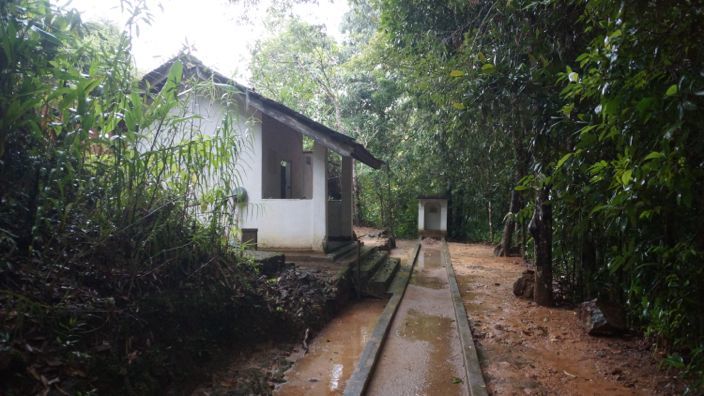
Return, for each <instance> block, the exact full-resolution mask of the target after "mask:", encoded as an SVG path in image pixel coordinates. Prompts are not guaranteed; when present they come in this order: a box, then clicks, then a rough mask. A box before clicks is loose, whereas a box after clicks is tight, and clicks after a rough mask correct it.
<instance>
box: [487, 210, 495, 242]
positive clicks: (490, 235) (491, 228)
mask: <svg viewBox="0 0 704 396" xmlns="http://www.w3.org/2000/svg"><path fill="white" fill-rule="evenodd" d="M488 202H489V205H488V207H487V209H488V211H489V242H492V243H493V242H494V224H493V223H492V222H491V217H492V213H491V201H488Z"/></svg>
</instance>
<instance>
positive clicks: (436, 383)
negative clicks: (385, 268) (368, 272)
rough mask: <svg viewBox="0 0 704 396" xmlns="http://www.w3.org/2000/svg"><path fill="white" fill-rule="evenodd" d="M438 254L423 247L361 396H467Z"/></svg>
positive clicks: (435, 248)
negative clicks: (367, 384)
mask: <svg viewBox="0 0 704 396" xmlns="http://www.w3.org/2000/svg"><path fill="white" fill-rule="evenodd" d="M441 248H442V245H441V244H440V243H439V242H436V243H433V242H430V243H424V244H423V247H422V250H421V252H420V255H419V257H418V262H417V264H416V266H415V269H414V272H413V275H412V277H411V282H410V284H409V285H408V288H407V289H406V294H405V296H404V298H403V301H402V302H401V305H400V307H399V309H398V312H397V313H396V316H395V318H394V321H393V323H392V325H391V329H390V331H389V334H388V336H387V339H386V342H385V343H384V347H383V349H382V352H381V356H380V358H379V361H378V362H377V364H376V368H375V370H374V373H373V377H372V379H371V382H370V384H369V387H368V388H367V392H366V394H368V395H467V394H468V391H467V386H466V383H467V379H466V378H465V377H466V375H465V369H464V363H463V355H462V346H461V343H460V338H459V334H458V330H457V325H456V323H455V312H454V308H453V304H452V297H451V295H450V289H449V286H448V275H447V272H446V270H445V268H444V267H443V265H442V260H441V253H440V250H441Z"/></svg>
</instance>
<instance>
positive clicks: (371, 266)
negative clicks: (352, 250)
mask: <svg viewBox="0 0 704 396" xmlns="http://www.w3.org/2000/svg"><path fill="white" fill-rule="evenodd" d="M388 257H389V253H388V252H386V251H384V250H377V249H374V250H372V251H371V252H370V253H369V254H367V255H366V256H365V257H364V258H362V259H360V260H359V261H360V262H359V267H358V266H357V265H356V264H354V263H352V266H351V268H350V269H351V271H350V272H351V274H352V276H354V277H355V281H358V282H359V283H358V284H360V285H364V284H366V283H367V281H368V280H369V279H371V277H372V276H374V274H375V273H376V271H377V270H378V269H379V267H380V266H381V265H382V264H384V262H385V261H386V259H387V258H388ZM357 271H359V274H357Z"/></svg>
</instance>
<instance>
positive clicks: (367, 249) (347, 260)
mask: <svg viewBox="0 0 704 396" xmlns="http://www.w3.org/2000/svg"><path fill="white" fill-rule="evenodd" d="M377 250H378V248H377V247H376V246H366V245H362V246H360V247H359V260H360V261H363V260H364V259H365V258H366V257H368V256H369V255H370V254H372V253H374V252H375V251H377ZM337 261H338V262H339V263H340V264H343V265H353V264H354V262H355V261H357V249H350V250H349V251H347V253H345V254H344V255H343V256H340V257H338V258H337Z"/></svg>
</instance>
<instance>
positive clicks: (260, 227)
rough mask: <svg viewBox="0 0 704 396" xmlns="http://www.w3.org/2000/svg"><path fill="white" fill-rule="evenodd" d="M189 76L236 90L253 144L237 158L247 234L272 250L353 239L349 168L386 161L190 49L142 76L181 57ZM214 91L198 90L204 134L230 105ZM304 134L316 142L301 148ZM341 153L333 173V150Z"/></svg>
mask: <svg viewBox="0 0 704 396" xmlns="http://www.w3.org/2000/svg"><path fill="white" fill-rule="evenodd" d="M177 60H178V61H180V62H181V63H182V65H183V74H184V79H186V78H193V77H196V78H199V79H203V80H209V81H213V82H215V83H216V84H219V85H221V86H226V87H228V88H230V89H232V88H234V89H235V90H236V92H238V94H237V102H238V103H237V106H235V107H236V108H237V109H238V110H235V111H238V112H239V113H240V114H239V117H235V118H237V119H239V120H240V121H239V123H240V124H241V125H239V126H240V127H241V129H243V130H246V133H247V135H248V137H249V141H250V144H248V147H247V151H248V152H246V153H243V154H242V157H243V159H244V160H243V161H242V164H239V163H238V167H239V173H240V174H241V179H242V180H241V188H243V189H244V192H245V195H246V197H247V203H246V207H245V208H244V210H243V211H242V213H241V219H240V222H241V223H240V227H241V229H242V231H243V239H244V240H253V241H254V242H256V245H257V246H258V247H259V248H263V249H268V250H299V251H314V252H326V251H329V250H331V249H332V247H334V246H336V245H340V244H342V243H344V242H349V241H352V240H353V232H352V205H353V203H352V167H353V166H354V165H353V161H354V160H355V159H356V160H359V161H361V162H363V163H365V164H367V165H369V166H371V167H373V168H375V169H378V168H379V167H380V166H381V165H382V164H383V162H382V161H380V160H378V159H377V158H375V157H374V156H373V155H372V154H370V153H369V152H368V151H367V150H366V149H365V148H364V147H363V146H362V145H361V144H359V143H357V142H356V141H355V140H354V139H353V138H351V137H349V136H346V135H343V134H341V133H338V132H336V131H334V130H332V129H330V128H328V127H326V126H324V125H322V124H320V123H318V122H315V121H313V120H311V119H310V118H308V117H306V116H304V115H302V114H300V113H297V112H295V111H294V110H292V109H290V108H288V107H286V106H284V105H282V104H281V103H278V102H275V101H273V100H271V99H268V98H265V97H263V96H262V95H260V94H258V93H256V92H255V91H253V90H252V89H250V88H247V87H244V86H242V85H240V84H238V83H236V82H234V81H232V80H230V79H228V78H227V77H225V76H223V75H221V74H219V73H217V72H215V71H213V70H211V69H209V68H207V67H206V66H204V65H203V64H202V63H201V62H200V61H199V60H198V59H196V58H194V57H193V56H190V55H180V56H178V57H176V58H174V59H172V60H170V61H169V62H167V63H165V64H164V65H162V66H160V67H159V68H157V69H155V70H154V71H152V72H150V73H148V74H147V75H146V76H145V77H144V78H143V82H145V83H148V84H149V86H151V87H157V88H158V87H159V86H160V85H163V84H164V82H165V80H166V78H167V76H168V73H169V70H170V68H171V66H172V65H173V64H174V62H176V61H177ZM214 97H215V98H217V96H209V97H206V96H205V95H201V96H197V97H195V98H193V99H190V100H191V103H190V110H189V111H190V112H191V113H192V114H194V115H199V116H200V128H201V129H202V130H203V132H202V133H209V132H208V131H215V130H216V129H217V128H218V127H220V123H221V122H222V120H223V118H224V115H225V113H226V112H232V111H233V110H232V105H230V107H229V108H227V107H225V105H223V104H222V103H219V102H218V100H217V99H213V98H214ZM304 137H307V138H309V139H311V140H312V141H313V145H312V146H313V147H312V150H306V149H305V148H304ZM330 151H331V152H333V153H336V154H337V155H339V157H337V161H335V169H336V170H337V172H336V173H337V174H336V175H331V166H330V165H331V164H330V160H329V158H330V157H332V156H331V155H329V152H330Z"/></svg>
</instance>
